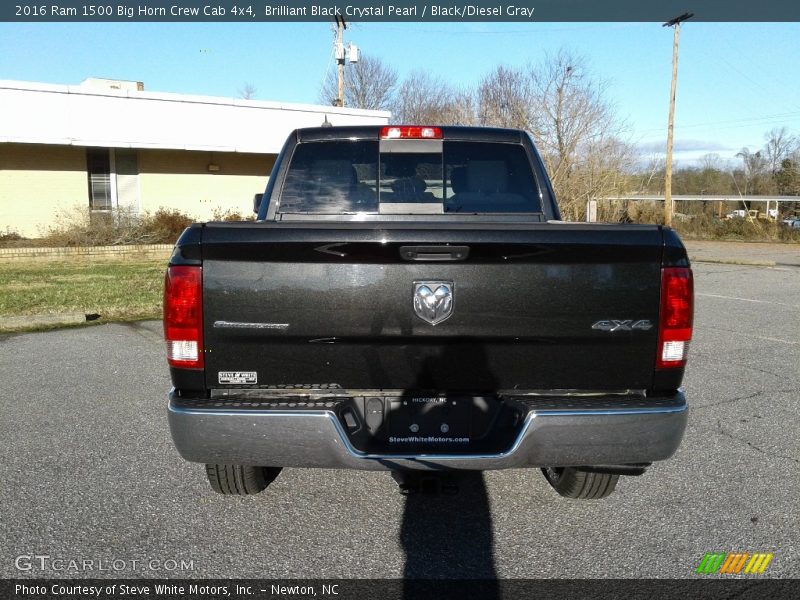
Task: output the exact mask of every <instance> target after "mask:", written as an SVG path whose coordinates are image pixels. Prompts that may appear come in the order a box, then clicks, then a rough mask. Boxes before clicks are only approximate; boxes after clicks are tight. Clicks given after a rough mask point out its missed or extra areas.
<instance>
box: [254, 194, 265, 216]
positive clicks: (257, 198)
mask: <svg viewBox="0 0 800 600" xmlns="http://www.w3.org/2000/svg"><path fill="white" fill-rule="evenodd" d="M262 198H264V194H256V195H255V196H253V212H254V213H255V214H258V209H259V208H260V207H261V199H262Z"/></svg>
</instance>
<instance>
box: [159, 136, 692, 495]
mask: <svg viewBox="0 0 800 600" xmlns="http://www.w3.org/2000/svg"><path fill="white" fill-rule="evenodd" d="M692 318H693V284H692V272H691V269H690V266H689V261H688V259H687V255H686V251H685V249H684V247H683V245H682V244H681V242H680V240H679V238H678V236H677V235H676V234H675V232H674V231H672V230H671V229H669V228H666V227H661V226H657V225H615V224H585V223H566V222H562V221H561V220H560V215H559V210H558V206H557V204H556V200H555V197H554V194H553V190H552V188H551V186H550V183H549V181H548V178H547V174H546V173H545V170H544V168H543V164H542V161H541V159H540V157H539V155H538V153H537V151H536V149H535V147H534V144H533V142H532V140H531V138H530V136H529V135H528V134H526V133H525V132H523V131H518V130H508V129H488V128H469V127H418V126H402V127H394V126H390V127H383V128H381V127H327V128H315V129H301V130H297V131H295V132H294V133H292V135H291V136H290V137H289V139H288V140H287V142H286V144H285V146H284V148H283V150H282V151H281V153H280V155H279V157H278V159H277V162H276V163H275V167H274V169H273V171H272V174H271V176H270V178H269V182H268V185H267V188H266V191H265V193H264V195H263V200H262V201H261V202H260V206H259V207H258V220H257V221H256V222H236V223H205V224H196V225H193V226H191V227H190V228H188V229H187V230H186V231H184V233H183V234H182V235H181V237H180V239H179V240H178V242H177V244H176V246H175V250H174V253H173V254H172V258H171V259H170V263H169V269H168V271H167V275H166V284H165V296H164V331H165V337H166V342H167V351H168V361H169V366H170V373H171V378H172V384H173V386H174V387H173V389H172V391H171V392H170V394H169V423H170V428H171V431H172V437H173V440H174V442H175V445H176V447H177V449H178V451H179V452H180V454H181V455H182V456H183V457H184V458H185V459H186V460H189V461H194V462H199V463H205V464H206V470H207V474H208V477H209V481H210V483H211V486H212V487H213V489H214V490H216V491H217V492H220V493H223V494H252V493H256V492H259V491H261V490H263V489H264V488H265V487H266V486H267V485H268V484H269V483H270V482H271V481H272V480H273V479H274V478H275V476H276V475H277V474H278V472H279V471H280V469H281V468H282V467H321V468H346V469H373V470H375V469H380V470H390V471H394V472H397V473H413V472H417V473H419V472H420V471H446V470H451V469H474V470H484V469H506V468H522V467H539V468H542V470H543V472H544V474H545V477H546V478H547V480H548V481H549V483H550V484H551V485H552V486H553V488H554V489H555V490H556V491H557V492H558V493H559V494H561V495H563V496H566V497H571V498H587V499H590V498H601V497H604V496H607V495H608V494H610V493H611V492H612V491H613V490H614V488H615V486H616V484H617V480H618V478H619V476H620V475H640V474H642V473H643V472H644V471H645V469H646V468H647V467H648V466H649V465H650V464H651V463H652V462H654V461H659V460H664V459H666V458H669V457H670V456H671V455H672V454H673V453H674V452H675V450H676V449H677V447H678V445H679V443H680V441H681V438H682V436H683V432H684V428H685V426H686V418H687V406H686V399H685V396H684V393H683V391H682V390H681V387H680V386H681V380H682V378H683V373H684V368H685V365H686V358H687V351H688V346H689V341H690V339H691V335H692Z"/></svg>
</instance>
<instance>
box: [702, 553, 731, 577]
mask: <svg viewBox="0 0 800 600" xmlns="http://www.w3.org/2000/svg"><path fill="white" fill-rule="evenodd" d="M724 559H725V554H724V553H723V552H715V553H713V554H710V553H708V552H706V555H705V556H704V557H703V560H702V561H700V566H699V567H697V572H698V573H706V574H708V573H716V572H717V569H719V567H720V565H721V564H722V561H723V560H724Z"/></svg>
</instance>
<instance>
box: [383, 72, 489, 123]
mask: <svg viewBox="0 0 800 600" xmlns="http://www.w3.org/2000/svg"><path fill="white" fill-rule="evenodd" d="M475 103H476V101H475V94H474V92H472V91H471V90H469V89H455V88H453V87H451V86H450V85H449V84H448V83H446V82H445V81H443V80H442V79H440V78H438V77H434V76H432V75H430V74H428V73H426V72H424V71H421V70H417V71H413V72H412V73H410V74H409V75H408V76H407V77H406V78H405V79H404V80H403V82H402V84H400V86H399V87H398V89H397V93H396V94H395V98H394V101H393V103H392V105H391V111H392V121H393V122H394V123H407V124H418V125H473V124H475V123H476V122H477V119H476V114H475V112H476V111H475Z"/></svg>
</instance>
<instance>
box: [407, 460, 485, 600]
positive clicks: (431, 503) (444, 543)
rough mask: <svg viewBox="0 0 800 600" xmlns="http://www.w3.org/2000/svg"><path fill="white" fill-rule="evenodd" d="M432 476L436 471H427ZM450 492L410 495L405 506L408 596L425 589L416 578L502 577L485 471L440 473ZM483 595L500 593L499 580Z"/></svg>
mask: <svg viewBox="0 0 800 600" xmlns="http://www.w3.org/2000/svg"><path fill="white" fill-rule="evenodd" d="M426 477H431V475H426ZM433 477H438V478H442V481H441V483H442V484H443V485H442V489H449V488H450V486H452V485H455V486H457V488H458V492H456V493H455V494H447V493H442V492H439V493H437V492H436V491H419V492H416V493H412V494H409V495H408V496H407V499H406V504H405V508H404V511H403V522H402V525H401V528H400V542H401V544H402V546H403V550H404V551H405V554H406V564H405V569H404V573H403V575H404V579H405V580H406V583H405V584H404V592H405V593H404V597H405V598H414V597H415V596H418V592H419V591H421V590H420V589H419V587H418V585H417V584H416V583H415V582H414V581H413V580H415V579H473V580H474V579H486V580H494V579H496V577H497V573H496V571H495V565H494V538H493V535H492V519H491V513H490V509H489V498H488V495H487V492H486V484H485V482H484V480H483V474H482V473H481V472H479V471H462V472H457V473H436V474H434V475H433ZM482 588H483V589H482V590H481V593H480V594H479V595H480V597H481V598H489V599H490V598H498V597H499V592H498V589H497V586H496V582H494V581H490V582H486V583H485V584H484V585H482Z"/></svg>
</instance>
